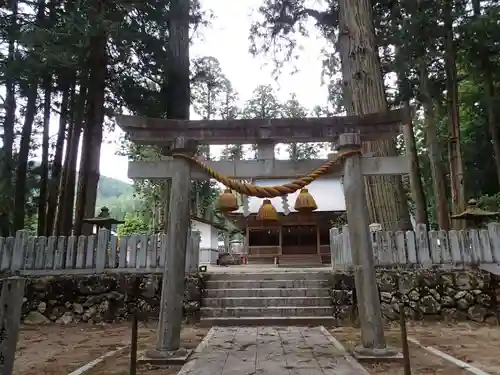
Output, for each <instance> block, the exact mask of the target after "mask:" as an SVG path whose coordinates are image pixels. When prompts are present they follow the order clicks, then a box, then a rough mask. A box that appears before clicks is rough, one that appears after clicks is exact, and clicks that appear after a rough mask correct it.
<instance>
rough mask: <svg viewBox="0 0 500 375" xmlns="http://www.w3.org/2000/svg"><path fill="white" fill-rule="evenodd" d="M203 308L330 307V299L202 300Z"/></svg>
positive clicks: (248, 298) (247, 298) (242, 298)
mask: <svg viewBox="0 0 500 375" xmlns="http://www.w3.org/2000/svg"><path fill="white" fill-rule="evenodd" d="M203 305H204V306H205V307H214V308H225V307H262V308H266V307H271V308H272V307H287V306H288V307H302V306H316V307H320V306H322V307H323V306H331V305H332V300H331V298H330V297H263V298H262V297H240V298H233V297H226V298H206V299H204V300H203Z"/></svg>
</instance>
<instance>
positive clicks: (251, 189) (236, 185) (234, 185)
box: [172, 150, 361, 198]
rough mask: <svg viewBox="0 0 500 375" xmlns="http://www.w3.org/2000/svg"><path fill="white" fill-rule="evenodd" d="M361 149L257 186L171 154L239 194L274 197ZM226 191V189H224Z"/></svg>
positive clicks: (295, 187) (295, 189)
mask: <svg viewBox="0 0 500 375" xmlns="http://www.w3.org/2000/svg"><path fill="white" fill-rule="evenodd" d="M360 153H361V150H349V151H344V152H341V153H338V154H337V155H335V157H334V158H333V159H331V160H329V161H327V162H326V163H324V164H323V165H321V166H320V167H318V168H317V169H315V170H314V171H312V172H311V173H309V174H307V175H305V176H302V177H300V178H298V179H296V180H293V181H292V182H290V183H287V184H283V185H277V186H258V185H254V184H248V183H243V182H240V181H238V180H232V179H230V178H229V177H227V176H224V175H222V174H220V173H217V172H216V171H214V170H213V169H212V168H210V167H208V166H206V165H205V164H203V163H202V162H200V161H198V160H196V159H194V158H192V157H190V156H188V155H185V154H173V155H172V156H173V157H176V158H183V159H186V160H188V161H190V162H191V163H193V164H195V165H196V166H198V167H199V168H200V169H202V170H204V171H205V172H206V173H207V174H209V175H210V177H212V178H213V179H215V180H217V181H219V182H220V183H221V184H223V185H225V186H226V187H227V188H228V189H230V190H234V191H236V192H238V193H240V194H244V195H247V196H250V197H257V198H275V197H280V196H282V195H286V194H293V193H295V192H296V191H297V190H299V189H302V188H303V187H305V186H307V185H309V184H310V183H311V182H313V181H314V180H316V179H317V178H319V177H321V176H323V175H325V174H326V172H328V170H329V169H330V168H332V167H333V166H334V165H336V164H340V163H341V162H343V161H344V159H345V158H347V157H349V156H353V155H357V154H360ZM226 192H227V190H226Z"/></svg>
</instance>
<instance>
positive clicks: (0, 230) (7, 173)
mask: <svg viewBox="0 0 500 375" xmlns="http://www.w3.org/2000/svg"><path fill="white" fill-rule="evenodd" d="M10 11H11V12H12V15H11V17H10V23H9V29H8V39H9V45H8V55H7V64H6V67H5V69H6V74H5V91H6V95H5V119H4V122H3V146H2V153H0V155H2V154H3V157H2V158H1V159H3V160H0V167H1V170H0V193H1V194H2V195H3V197H4V199H3V200H2V202H1V203H0V236H3V237H8V236H9V235H11V234H12V232H11V225H10V215H11V212H12V211H13V204H12V200H13V197H12V195H13V189H12V185H13V181H12V176H13V172H12V171H13V160H12V150H13V147H14V123H15V120H16V76H15V75H14V68H15V65H16V61H15V42H16V37H17V29H18V24H17V14H18V1H17V0H12V1H11V2H10Z"/></svg>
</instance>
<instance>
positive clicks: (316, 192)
mask: <svg viewBox="0 0 500 375" xmlns="http://www.w3.org/2000/svg"><path fill="white" fill-rule="evenodd" d="M289 182H291V180H282V179H280V180H275V179H272V180H270V179H268V180H255V181H254V183H255V184H256V185H259V186H275V185H282V184H285V183H289ZM307 189H308V190H309V193H311V195H312V196H313V198H314V200H315V201H316V205H317V206H318V209H317V210H316V211H315V212H318V211H319V212H332V211H337V212H338V211H345V209H346V207H345V198H344V190H343V187H342V182H341V180H340V178H322V179H318V180H316V181H313V182H312V183H311V184H309V185H308V186H307ZM298 195H299V191H297V192H295V193H293V194H290V195H289V196H288V205H289V207H290V212H296V211H295V210H294V208H293V206H294V204H295V200H296V199H297V196H298ZM271 202H272V204H273V206H274V207H275V208H276V210H277V211H278V212H283V203H282V199H281V197H278V198H272V199H271ZM261 205H262V199H261V198H255V197H249V198H248V208H249V211H250V213H251V214H254V213H257V211H258V210H259V208H260V206H261ZM234 213H235V214H242V213H243V208H242V207H240V208H239V209H238V210H237V211H235V212H234Z"/></svg>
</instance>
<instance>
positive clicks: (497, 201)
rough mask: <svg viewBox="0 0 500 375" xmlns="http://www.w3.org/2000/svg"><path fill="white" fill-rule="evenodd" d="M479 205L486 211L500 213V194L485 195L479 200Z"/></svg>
mask: <svg viewBox="0 0 500 375" xmlns="http://www.w3.org/2000/svg"><path fill="white" fill-rule="evenodd" d="M477 205H478V207H480V208H482V209H483V210H486V211H491V212H500V193H496V194H493V195H483V196H482V197H480V198H479V199H478V201H477Z"/></svg>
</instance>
